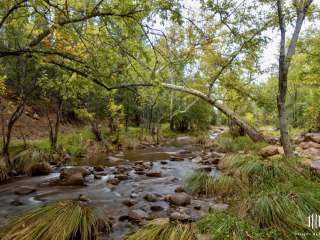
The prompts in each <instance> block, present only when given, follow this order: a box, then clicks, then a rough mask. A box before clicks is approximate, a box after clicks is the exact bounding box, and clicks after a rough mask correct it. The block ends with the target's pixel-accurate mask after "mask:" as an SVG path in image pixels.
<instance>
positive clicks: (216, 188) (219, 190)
mask: <svg viewBox="0 0 320 240" xmlns="http://www.w3.org/2000/svg"><path fill="white" fill-rule="evenodd" d="M186 185H187V186H188V187H190V188H191V190H192V192H193V193H195V194H198V195H205V196H207V197H208V196H222V197H224V196H228V195H230V194H232V193H234V192H235V191H236V190H239V187H240V186H238V184H237V180H236V179H235V178H234V177H232V176H227V175H221V176H217V177H213V176H210V175H209V174H208V173H207V172H206V171H199V170H198V171H195V172H194V173H193V174H192V175H190V176H189V177H188V178H187V179H186Z"/></svg>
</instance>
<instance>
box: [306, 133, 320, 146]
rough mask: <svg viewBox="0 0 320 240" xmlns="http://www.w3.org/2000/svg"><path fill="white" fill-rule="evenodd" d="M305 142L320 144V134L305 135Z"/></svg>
mask: <svg viewBox="0 0 320 240" xmlns="http://www.w3.org/2000/svg"><path fill="white" fill-rule="evenodd" d="M304 141H306V142H308V141H312V142H315V143H319V144H320V133H306V134H305V135H304Z"/></svg>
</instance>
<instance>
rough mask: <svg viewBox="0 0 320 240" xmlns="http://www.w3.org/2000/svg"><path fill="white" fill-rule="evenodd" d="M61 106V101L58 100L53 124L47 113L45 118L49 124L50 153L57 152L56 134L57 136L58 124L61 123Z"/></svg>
mask: <svg viewBox="0 0 320 240" xmlns="http://www.w3.org/2000/svg"><path fill="white" fill-rule="evenodd" d="M62 105H63V100H59V102H58V106H57V109H56V112H55V114H56V119H55V122H54V123H53V122H52V121H51V119H50V117H49V113H47V118H48V122H49V130H50V131H49V139H50V147H51V151H52V152H56V151H57V143H58V134H59V128H60V122H61V115H62Z"/></svg>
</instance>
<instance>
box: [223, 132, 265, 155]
mask: <svg viewBox="0 0 320 240" xmlns="http://www.w3.org/2000/svg"><path fill="white" fill-rule="evenodd" d="M217 143H218V146H220V148H221V150H223V151H225V152H238V151H245V152H250V151H253V152H257V151H259V150H260V149H261V148H263V147H265V146H267V144H266V143H263V142H253V141H252V140H251V139H250V138H249V137H248V136H241V137H231V136H230V135H229V134H222V135H221V136H219V137H218V139H217Z"/></svg>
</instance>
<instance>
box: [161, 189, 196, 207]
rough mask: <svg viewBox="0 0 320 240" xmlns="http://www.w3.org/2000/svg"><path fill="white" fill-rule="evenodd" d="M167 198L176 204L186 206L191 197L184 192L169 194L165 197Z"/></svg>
mask: <svg viewBox="0 0 320 240" xmlns="http://www.w3.org/2000/svg"><path fill="white" fill-rule="evenodd" d="M167 200H168V202H170V203H171V204H174V205H176V206H187V205H188V204H190V203H191V197H190V196H189V195H188V194H186V193H184V192H182V193H174V194H171V195H169V196H168V197H167Z"/></svg>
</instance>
